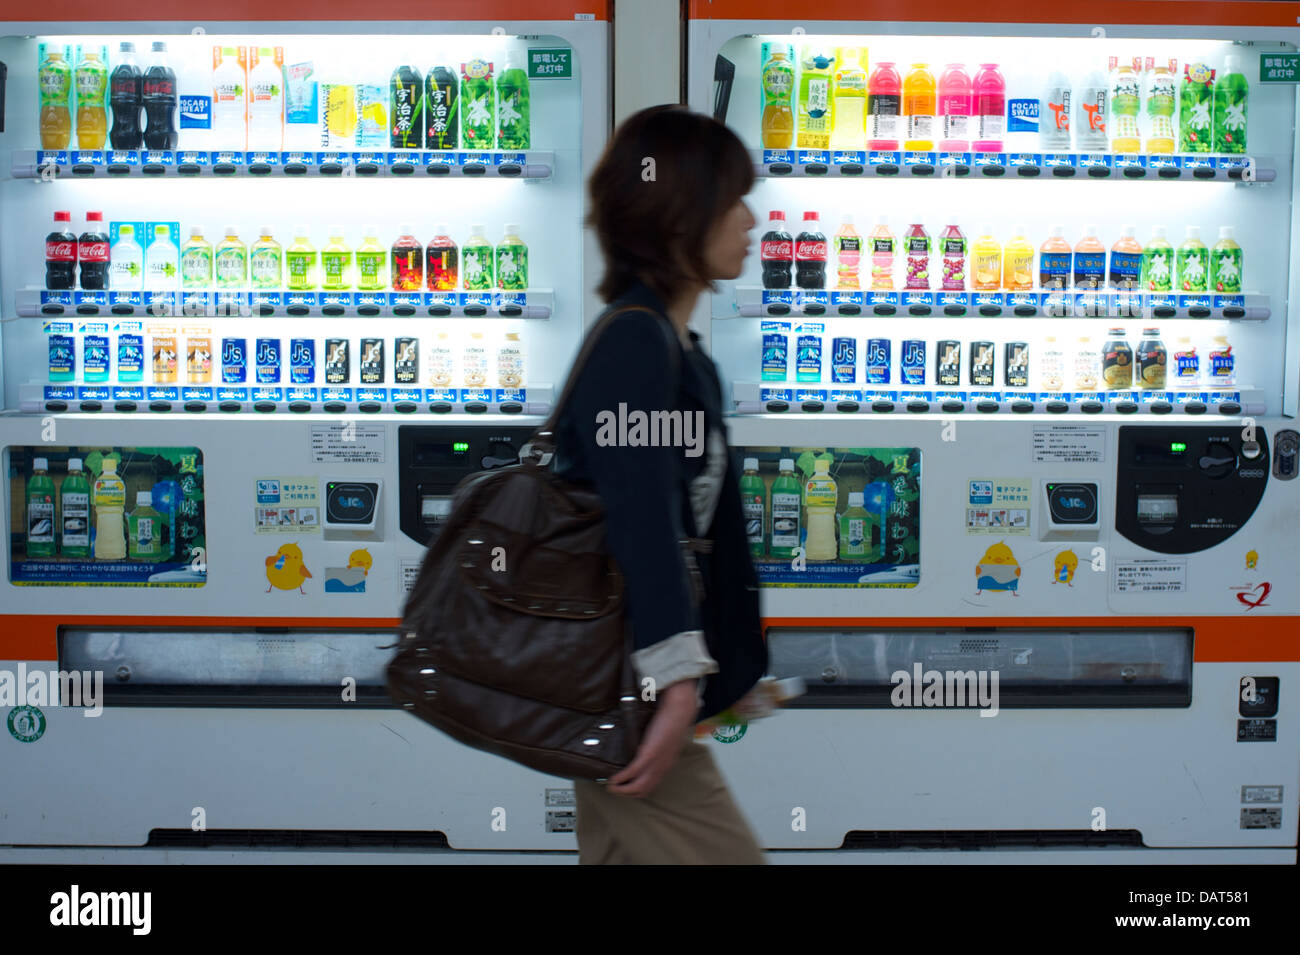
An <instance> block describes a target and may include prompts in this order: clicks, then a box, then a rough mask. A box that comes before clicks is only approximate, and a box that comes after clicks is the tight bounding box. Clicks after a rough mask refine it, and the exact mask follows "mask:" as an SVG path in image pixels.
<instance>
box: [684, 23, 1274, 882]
mask: <svg viewBox="0 0 1300 955" xmlns="http://www.w3.org/2000/svg"><path fill="white" fill-rule="evenodd" d="M689 11H690V12H689V15H690V21H689V23H688V26H687V31H688V34H687V50H688V56H689V64H688V84H689V89H688V96H689V101H690V104H691V105H692V106H693V107H694V108H696V109H698V110H701V111H705V112H709V113H712V114H714V115H716V116H717V117H718V118H719V119H721V120H723V121H724V122H726V123H727V125H728V126H729V127H730V128H731V129H732V130H733V131H734V132H735V133H736V134H737V135H738V136H739V137H740V138H741V140H743V142H744V143H745V145H746V146H747V147H748V148H749V149H750V151H751V153H752V156H753V161H754V168H755V173H756V176H757V180H756V184H755V187H754V189H753V191H752V192H751V193H750V194H749V196H748V197H747V198H746V201H747V203H748V204H749V206H750V208H751V210H752V211H753V214H754V217H755V219H756V220H757V222H758V225H757V226H756V227H755V230H754V248H755V249H761V254H760V255H758V256H755V257H754V258H753V259H752V260H751V261H750V262H749V263H748V265H747V268H746V271H745V273H744V274H743V275H742V276H740V278H738V279H737V280H736V281H734V282H722V283H719V287H718V290H717V291H716V293H714V294H712V295H711V296H708V297H707V302H706V303H705V304H704V305H702V306H701V309H700V311H699V313H698V314H697V315H696V316H695V320H696V323H697V324H698V325H699V326H700V327H701V329H704V330H707V333H708V339H709V347H710V350H711V352H712V355H713V357H714V359H715V360H716V361H717V362H718V364H719V366H720V368H721V371H722V374H723V378H724V387H725V388H726V389H727V390H728V392H729V399H730V404H731V408H732V410H733V411H734V416H733V417H732V418H731V421H730V425H729V426H730V439H731V443H732V445H733V448H734V450H735V453H736V456H737V457H738V458H739V459H741V460H742V461H743V464H744V477H743V479H742V496H743V497H744V501H745V507H746V510H747V517H748V526H749V529H750V530H749V532H750V546H751V553H752V554H753V556H754V560H755V562H756V565H757V567H758V570H759V576H760V580H761V584H762V600H763V616H764V620H765V633H766V637H767V641H768V645H769V649H770V653H771V659H772V672H773V674H774V675H775V676H777V677H793V676H799V677H802V678H803V679H804V681H805V682H806V684H807V687H808V692H807V693H806V694H805V695H804V696H803V697H802V698H801V699H800V700H798V701H796V702H794V703H793V704H792V705H791V706H790V708H789V709H788V710H786V711H785V712H783V713H781V714H780V715H779V716H777V717H775V718H771V719H766V720H761V721H756V722H754V723H753V724H752V725H748V726H731V727H719V728H718V729H717V730H715V732H714V733H713V739H714V740H715V741H716V742H717V744H718V745H717V747H716V749H717V754H718V758H719V760H720V762H721V764H722V766H723V769H724V771H725V773H726V775H727V777H728V779H729V781H730V783H731V785H732V787H733V789H734V791H735V792H736V794H737V798H738V800H739V801H740V803H741V805H742V807H743V808H744V810H745V811H746V814H747V815H748V817H749V819H750V820H751V821H752V822H753V824H754V826H755V828H756V830H757V832H758V834H759V837H760V839H761V841H762V843H763V844H764V846H765V847H767V848H769V849H776V850H788V853H789V854H788V855H780V856H776V857H781V858H798V859H814V858H827V859H829V858H834V859H836V860H839V861H864V862H869V861H895V860H903V859H909V860H913V861H935V860H951V861H965V862H971V861H974V862H988V861H1009V860H1014V861H1022V862H1056V861H1063V860H1069V861H1074V862H1078V861H1089V860H1094V861H1108V862H1209V861H1231V862H1258V863H1278V862H1281V863H1292V862H1294V859H1295V847H1296V834H1297V822H1296V820H1297V809H1298V807H1300V798H1298V789H1300V757H1297V752H1298V750H1297V746H1296V734H1297V732H1300V694H1297V692H1296V684H1297V683H1298V682H1300V636H1298V634H1300V628H1298V627H1297V615H1300V595H1297V593H1296V592H1295V591H1293V590H1292V589H1291V586H1292V582H1293V579H1294V576H1295V569H1296V560H1297V550H1296V546H1295V540H1294V538H1295V530H1296V526H1297V525H1296V518H1297V514H1298V513H1300V484H1298V482H1296V480H1295V476H1296V468H1297V450H1298V449H1300V435H1298V434H1297V426H1296V421H1295V416H1296V413H1297V395H1298V394H1300V361H1298V359H1300V337H1298V336H1297V319H1298V317H1300V313H1298V312H1297V308H1296V304H1295V302H1296V296H1297V291H1298V289H1297V276H1298V275H1300V273H1298V272H1297V270H1296V269H1295V268H1294V267H1293V262H1294V258H1295V249H1296V224H1297V222H1296V218H1295V211H1294V200H1295V191H1296V185H1297V178H1296V167H1295V159H1296V116H1297V113H1296V110H1297V104H1296V84H1297V82H1300V53H1298V52H1297V47H1296V42H1297V40H1298V39H1300V29H1297V24H1300V4H1294V3H1250V2H1243V3H1222V4H1186V3H1174V2H1160V0H1154V2H1133V3H1105V2H1100V3H1095V2H1090V3H1083V2H1072V0H1066V2H1063V3H1056V4H1053V5H1051V7H1050V9H1048V8H1042V9H1040V8H1034V9H1032V10H1027V9H1026V8H1024V7H1023V5H1018V4H1013V3H1006V2H990V3H984V4H977V5H972V4H953V3H935V4H926V5H922V6H917V7H914V8H911V9H907V8H905V7H904V6H900V5H898V4H885V3H870V2H869V3H854V4H849V3H843V2H837V0H813V2H811V3H807V4H803V5H801V6H799V7H798V8H797V9H796V8H794V7H792V6H791V5H790V4H785V3H776V2H762V0H759V2H747V0H712V2H692V3H691V4H690V5H689ZM1288 688H1289V689H1288ZM971 849H977V850H985V851H984V852H983V853H975V854H970V853H960V854H959V851H958V850H971ZM949 852H951V853H952V854H951V855H948V854H947V853H949ZM774 858H775V857H774Z"/></svg>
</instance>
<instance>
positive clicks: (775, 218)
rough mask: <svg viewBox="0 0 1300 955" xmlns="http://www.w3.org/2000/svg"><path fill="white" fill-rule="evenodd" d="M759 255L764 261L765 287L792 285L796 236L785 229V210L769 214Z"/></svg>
mask: <svg viewBox="0 0 1300 955" xmlns="http://www.w3.org/2000/svg"><path fill="white" fill-rule="evenodd" d="M758 257H759V258H760V259H761V260H762V262H763V288H789V287H790V278H791V276H790V273H791V272H792V271H793V270H794V237H793V236H791V235H790V233H789V232H786V231H785V213H784V212H780V211H775V210H774V211H773V212H772V213H771V215H770V216H769V218H768V222H767V231H766V232H764V233H763V241H762V243H761V244H760V245H759V253H758Z"/></svg>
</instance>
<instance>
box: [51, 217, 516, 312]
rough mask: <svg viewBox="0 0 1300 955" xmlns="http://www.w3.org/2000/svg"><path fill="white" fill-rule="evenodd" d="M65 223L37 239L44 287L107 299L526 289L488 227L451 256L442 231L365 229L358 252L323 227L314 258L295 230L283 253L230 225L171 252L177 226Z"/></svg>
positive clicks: (506, 239) (452, 247)
mask: <svg viewBox="0 0 1300 955" xmlns="http://www.w3.org/2000/svg"><path fill="white" fill-rule="evenodd" d="M70 218H71V214H70V213H68V212H66V211H59V212H56V213H55V214H54V223H55V225H54V231H53V232H51V233H50V234H49V235H48V236H46V239H45V287H46V288H48V289H70V288H75V287H77V278H78V276H77V270H78V267H79V268H80V287H81V288H82V289H87V290H101V289H111V290H112V291H144V290H148V291H154V292H157V291H172V290H176V289H184V290H205V289H214V288H215V289H250V288H251V289H264V290H279V289H287V290H289V291H309V290H314V289H317V288H320V289H324V290H327V291H335V290H337V291H346V290H349V289H353V288H355V289H359V290H361V291H379V290H382V289H386V288H390V287H391V288H392V289H393V290H394V291H418V290H420V289H424V288H428V289H429V290H430V291H454V290H456V289H458V288H463V289H465V290H467V291H486V290H490V289H493V288H500V289H505V290H523V289H526V288H528V246H527V245H526V244H525V243H524V241H523V239H521V238H520V237H519V227H518V226H517V225H514V224H507V225H506V226H505V230H504V231H505V234H504V236H503V237H502V239H501V241H500V242H499V243H497V245H496V246H495V247H493V245H492V244H491V242H489V241H488V238H487V235H486V227H485V226H483V225H472V226H471V227H470V235H469V238H468V239H466V240H465V243H464V245H463V247H458V246H457V244H456V241H455V240H454V239H453V238H452V237H451V235H450V227H449V226H447V225H445V224H440V225H438V226H436V227H435V229H434V232H435V234H434V237H433V238H432V239H431V240H430V241H429V244H428V246H427V247H425V246H422V245H421V244H420V241H419V240H418V239H416V238H415V235H414V229H413V228H412V227H410V226H399V227H398V237H397V238H396V240H394V242H393V243H392V246H391V247H390V248H385V247H384V246H382V245H380V243H379V240H378V237H377V236H378V231H379V230H378V227H377V226H365V227H363V229H362V230H361V231H362V241H361V243H360V245H358V246H356V247H355V248H353V247H352V246H351V245H350V244H349V243H348V241H347V237H346V230H345V229H344V228H343V226H341V225H335V226H330V227H329V229H328V230H327V232H328V242H327V243H326V244H325V245H324V247H322V248H321V249H319V250H318V249H317V248H316V247H315V246H314V245H313V244H312V241H311V237H310V229H309V228H308V227H307V226H305V225H299V226H296V227H295V228H294V230H293V235H294V239H293V242H292V243H291V244H290V245H289V246H288V247H287V248H285V247H284V246H282V245H281V244H280V242H278V241H277V240H276V239H275V236H274V228H273V227H272V226H269V225H264V226H262V227H261V228H260V229H259V230H258V233H259V235H258V238H257V240H256V241H255V242H254V243H253V244H252V245H251V246H248V245H245V243H244V241H243V240H242V239H241V238H240V237H239V228H238V227H237V226H233V225H230V226H226V227H225V229H224V230H223V238H222V239H221V240H220V241H219V242H218V243H217V244H216V245H215V246H214V245H213V244H212V243H211V242H209V241H208V240H207V238H206V237H205V236H204V234H203V227H202V226H191V227H190V230H189V238H188V239H187V240H186V241H185V243H184V244H183V245H180V246H178V243H177V240H178V230H179V226H178V224H176V223H148V224H145V223H131V222H115V223H113V224H112V228H111V235H112V239H113V241H112V243H111V245H110V241H109V239H110V233H106V232H105V231H104V223H103V214H102V213H100V212H97V211H91V212H87V213H86V226H85V231H84V232H83V233H82V234H81V236H79V237H78V236H76V235H74V234H73V233H72V231H71V227H70Z"/></svg>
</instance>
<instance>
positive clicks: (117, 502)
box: [94, 458, 126, 560]
mask: <svg viewBox="0 0 1300 955" xmlns="http://www.w3.org/2000/svg"><path fill="white" fill-rule="evenodd" d="M94 498H95V560H121V559H122V558H123V557H125V556H126V533H125V531H124V529H123V527H122V515H123V512H124V511H125V510H126V484H125V483H123V481H122V479H121V478H120V477H118V476H117V460H116V459H115V458H105V459H104V470H103V473H101V474H100V475H99V477H98V478H96V479H95V491H94Z"/></svg>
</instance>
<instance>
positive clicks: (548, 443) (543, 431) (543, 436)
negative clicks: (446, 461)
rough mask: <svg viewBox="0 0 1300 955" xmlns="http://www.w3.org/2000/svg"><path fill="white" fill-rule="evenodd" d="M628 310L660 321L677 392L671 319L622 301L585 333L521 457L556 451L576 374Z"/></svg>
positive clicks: (546, 458) (544, 457)
mask: <svg viewBox="0 0 1300 955" xmlns="http://www.w3.org/2000/svg"><path fill="white" fill-rule="evenodd" d="M628 312H651V313H652V314H654V315H656V316H657V317H658V318H659V319H660V324H661V326H662V328H663V331H664V340H665V342H666V343H667V346H668V355H669V360H670V361H671V362H672V366H673V376H672V380H673V383H674V384H673V393H674V394H676V392H677V388H678V385H677V382H678V379H679V376H680V374H681V355H680V349H681V343H680V342H679V341H678V340H677V337H676V335H674V334H673V330H672V321H671V320H670V319H669V318H668V317H667V316H666V315H663V314H661V313H659V312H655V311H654V310H653V309H651V308H649V307H647V306H645V305H624V306H622V307H621V308H616V309H614V310H613V311H610V312H606V313H605V314H604V315H603V316H601V318H600V319H598V320H597V322H596V324H595V325H593V326H592V327H591V331H590V332H588V333H587V337H586V338H585V339H584V340H583V342H582V347H581V348H579V349H578V354H577V357H575V358H574V359H573V365H572V367H571V368H570V369H569V377H568V379H567V380H566V381H565V383H564V389H563V390H562V391H561V392H560V397H559V399H558V400H556V402H555V404H554V406H552V408H551V413H550V415H548V416H547V418H546V420H545V421H544V422H542V424H541V425H540V426H539V427H538V429H537V430H536V431H535V432H534V433H533V435H532V436H531V437H530V438H529V439H528V441H527V443H526V444H525V445H524V447H523V448H522V449H521V450H520V455H519V456H520V458H521V459H524V458H526V457H532V456H534V455H536V456H538V457H539V458H540V460H539V462H538V463H539V464H541V465H542V466H545V465H546V464H548V463H550V460H551V458H552V457H553V456H554V453H555V429H556V428H557V427H559V423H560V416H561V415H562V414H563V413H564V408H565V406H566V405H567V404H568V403H569V399H570V398H571V397H572V395H573V391H574V389H575V388H576V387H577V384H578V378H579V376H580V375H581V374H582V371H583V369H584V368H585V367H586V364H587V361H588V360H589V359H590V358H591V353H592V352H593V351H594V350H595V348H596V342H597V341H599V340H600V336H601V335H603V334H605V332H606V331H607V330H608V328H609V326H610V325H612V324H613V323H614V319H616V318H618V316H620V315H624V314H626V313H628Z"/></svg>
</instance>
